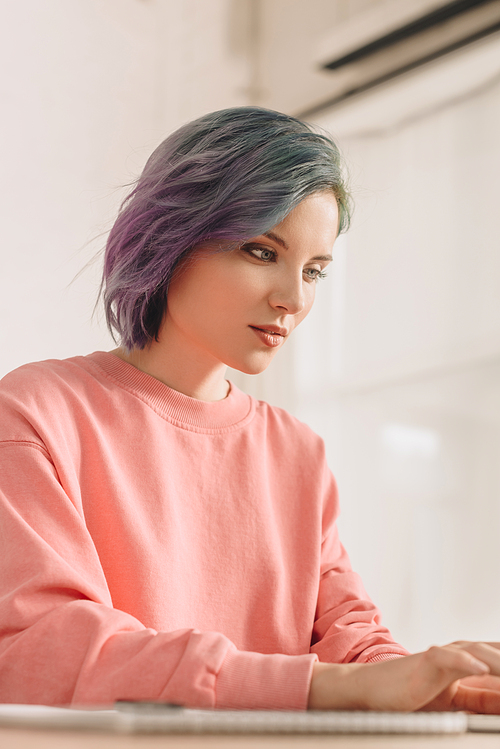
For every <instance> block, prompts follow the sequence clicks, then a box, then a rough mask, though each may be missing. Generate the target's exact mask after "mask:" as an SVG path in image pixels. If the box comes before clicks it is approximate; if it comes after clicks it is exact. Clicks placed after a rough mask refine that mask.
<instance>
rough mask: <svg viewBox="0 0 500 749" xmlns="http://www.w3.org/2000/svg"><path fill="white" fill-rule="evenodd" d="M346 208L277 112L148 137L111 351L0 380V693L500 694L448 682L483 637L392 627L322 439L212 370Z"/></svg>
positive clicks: (334, 172) (499, 664) (238, 355)
mask: <svg viewBox="0 0 500 749" xmlns="http://www.w3.org/2000/svg"><path fill="white" fill-rule="evenodd" d="M348 207H349V202H348V197H347V193H346V189H345V186H344V184H343V181H342V174H341V165H340V160H339V154H338V151H337V149H336V147H335V145H334V144H333V143H332V142H331V141H330V140H329V139H328V138H327V137H325V136H322V135H318V134H316V133H314V132H313V131H312V130H311V129H310V128H309V127H308V126H307V125H305V124H303V123H301V122H299V121H297V120H295V119H293V118H291V117H287V116H285V115H282V114H279V113H276V112H269V111H266V110H262V109H257V108H239V109H229V110H224V111H222V112H216V113H214V114H210V115H207V116H205V117H202V118H200V119H199V120H197V121H195V122H192V123H190V124H188V125H186V126H184V127H182V128H181V129H180V130H178V131H177V132H175V133H174V134H173V135H171V136H170V137H169V138H167V140H166V141H164V142H163V143H162V144H161V145H160V146H159V147H158V149H157V150H156V151H155V152H154V153H153V155H152V156H151V158H150V159H149V161H148V163H147V164H146V167H145V169H144V172H143V174H142V175H141V176H140V178H139V180H138V182H137V184H136V186H135V188H134V190H133V191H132V193H131V195H130V196H129V197H128V198H127V200H126V201H125V203H124V205H123V206H122V210H121V212H120V215H119V217H118V219H117V221H116V223H115V225H114V227H113V229H112V230H111V233H110V236H109V240H108V243H107V248H106V258H105V264H104V277H103V296H104V303H105V308H106V314H107V319H108V324H109V326H110V329H111V330H112V331H114V332H115V333H116V334H117V335H118V336H119V341H120V346H119V347H118V348H117V349H115V350H114V351H113V352H109V353H105V352H96V353H94V354H91V355H89V356H85V357H75V358H73V359H68V360H65V361H47V362H40V363H37V364H30V365H26V366H24V367H21V368H20V369H18V370H16V371H15V372H13V373H11V374H10V375H8V376H7V377H6V378H5V379H4V380H3V381H2V386H1V418H0V424H1V427H0V477H1V478H0V496H1V499H2V524H1V527H2V528H3V529H4V545H5V547H6V553H4V556H3V560H2V564H3V565H4V570H3V574H2V576H1V586H2V590H1V601H2V603H1V607H0V616H1V623H2V633H3V638H2V643H1V650H0V674H1V678H0V701H4V702H33V703H45V704H108V703H112V702H113V701H114V700H117V699H129V700H160V701H168V702H174V703H178V704H184V705H190V706H202V707H226V708H227V707H235V708H236V707H240V708H241V707H244V708H288V709H304V708H306V707H312V708H367V709H393V710H414V709H420V708H426V709H433V708H446V709H447V708H450V707H467V708H469V709H472V710H478V709H483V710H484V709H487V710H490V711H498V710H500V700H499V698H498V695H497V694H496V693H495V692H493V691H486V690H485V689H483V688H481V687H480V688H478V689H476V690H473V689H470V688H468V687H465V686H464V685H462V684H460V683H459V681H458V680H459V679H460V678H461V677H466V676H470V675H472V674H480V675H484V674H486V673H488V672H491V674H494V675H495V674H500V655H499V653H498V651H497V649H496V647H494V646H490V645H486V644H471V643H468V644H455V645H451V646H447V647H444V648H433V649H431V650H430V651H428V652H427V653H423V654H417V655H413V656H408V654H407V651H406V650H405V649H404V648H402V647H401V646H400V645H398V644H397V643H395V642H394V640H393V638H392V637H391V635H390V633H389V631H388V630H387V629H386V628H385V627H383V626H382V625H381V623H380V616H379V612H378V610H377V608H376V607H375V606H374V604H373V603H372V602H371V601H370V599H369V598H368V596H367V594H366V592H365V591H364V589H363V586H362V584H361V581H360V580H359V578H358V577H357V575H356V574H355V573H354V572H353V571H352V569H351V567H350V564H349V560H348V557H347V555H346V553H345V551H344V549H343V547H342V546H341V544H340V542H339V540H338V536H337V531H336V525H335V519H336V516H337V513H338V503H337V492H336V486H335V482H334V479H333V477H332V475H331V473H330V471H329V470H328V467H327V465H326V461H325V457H324V448H323V443H322V441H321V440H320V439H319V438H318V437H317V436H316V435H315V434H313V433H312V432H311V430H310V429H309V428H308V427H306V426H305V425H303V424H301V423H300V422H298V421H297V420H295V419H294V418H293V417H291V416H289V415H288V414H287V413H286V412H284V411H282V410H281V409H277V408H272V407H270V406H268V405H267V404H265V403H261V402H256V401H255V400H253V399H252V398H250V397H248V396H246V395H244V394H243V393H242V392H241V391H239V390H238V389H237V388H236V387H234V385H231V384H230V383H229V382H227V381H226V380H225V370H226V367H227V366H231V367H234V368H236V369H239V370H241V371H243V372H247V373H258V372H261V371H263V370H264V369H265V368H266V367H267V365H268V364H269V362H270V360H271V359H272V357H273V356H274V355H275V353H276V352H277V350H278V349H279V348H280V347H281V346H282V345H283V344H284V342H285V340H286V338H287V337H288V336H289V335H290V333H291V332H292V331H293V329H294V328H295V327H296V325H298V324H299V323H300V322H301V320H303V318H304V317H305V316H306V315H307V313H308V311H309V310H310V308H311V305H312V303H313V300H314V289H315V284H316V282H317V281H318V280H319V279H320V278H321V277H322V276H323V275H324V272H325V268H326V266H327V265H328V263H329V262H330V260H331V252H332V246H333V243H334V241H335V238H336V236H337V234H338V233H339V231H342V230H343V229H345V228H346V226H347V224H348ZM481 683H482V682H479V684H480V685H481ZM484 683H485V682H484Z"/></svg>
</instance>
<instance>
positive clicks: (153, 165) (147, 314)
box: [101, 107, 350, 351]
mask: <svg viewBox="0 0 500 749" xmlns="http://www.w3.org/2000/svg"><path fill="white" fill-rule="evenodd" d="M323 190H331V191H332V192H333V193H334V195H335V197H336V199H337V203H338V206H339V213H340V228H339V231H345V229H346V228H347V227H348V224H349V207H350V200H349V196H348V193H347V190H346V186H345V183H344V178H343V174H342V164H341V159H340V154H339V151H338V149H337V147H336V145H335V144H334V143H333V142H332V140H331V139H330V138H329V137H327V136H326V135H321V134H318V133H316V132H314V131H313V130H312V128H311V127H310V126H309V125H307V124H305V123H304V122H301V121H300V120H297V119H295V118H294V117H289V116H288V115H285V114H280V113H279V112H273V111H269V110H266V109H260V108H257V107H238V108H234V109H224V110H221V111H219V112H213V113H212V114H207V115H204V116H203V117H200V118H199V119H197V120H195V121H194V122H190V123H188V124H187V125H184V126H183V127H181V128H179V130H176V131H175V132H174V133H173V134H172V135H170V136H169V137H168V138H167V139H166V140H164V141H163V143H161V144H160V145H159V146H158V148H157V149H156V150H155V151H154V152H153V154H152V155H151V156H150V158H149V160H148V161H147V163H146V166H145V167H144V170H143V172H142V174H141V175H140V177H139V179H138V180H137V182H136V184H135V187H134V189H133V190H132V192H131V193H130V195H128V197H127V198H126V199H125V200H124V201H123V203H122V206H121V209H120V213H119V215H118V218H117V220H116V222H115V224H114V226H113V228H112V229H111V232H110V234H109V238H108V241H107V245H106V253H105V260H104V272H103V280H102V285H101V291H102V293H103V298H104V306H105V311H106V320H107V323H108V328H109V329H110V331H111V334H112V335H113V332H114V331H116V332H117V333H118V334H119V336H120V338H121V343H122V345H123V346H124V347H125V348H126V349H127V350H128V351H130V350H131V349H132V348H135V347H137V348H144V346H146V345H147V343H149V342H150V341H151V340H152V339H153V338H156V337H157V335H158V332H159V328H160V324H161V322H162V319H163V315H164V312H165V308H166V303H167V292H168V285H169V282H170V279H171V277H172V272H173V270H174V268H175V266H176V265H177V263H179V261H180V260H182V259H184V258H185V257H186V256H187V255H188V254H189V253H190V252H191V251H192V250H193V249H194V248H196V247H197V246H198V245H200V244H201V243H203V242H207V241H208V240H210V241H214V242H216V243H217V244H220V248H221V249H226V248H228V249H231V248H234V246H235V244H239V243H241V242H243V241H245V240H247V239H249V238H250V237H255V236H258V235H259V234H263V233H264V232H266V231H269V229H271V228H272V227H273V226H276V224H279V223H280V221H282V220H283V219H284V218H285V216H286V215H287V214H288V213H290V211H291V210H292V209H293V208H295V206H297V205H298V203H300V201H301V200H303V199H304V198H306V197H307V196H308V195H311V194H312V193H315V192H318V191H323Z"/></svg>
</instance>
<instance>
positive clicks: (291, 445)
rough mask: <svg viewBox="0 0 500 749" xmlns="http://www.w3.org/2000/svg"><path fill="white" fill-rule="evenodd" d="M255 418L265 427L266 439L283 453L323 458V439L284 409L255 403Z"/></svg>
mask: <svg viewBox="0 0 500 749" xmlns="http://www.w3.org/2000/svg"><path fill="white" fill-rule="evenodd" d="M255 418H256V420H257V421H260V422H261V423H262V424H263V425H265V429H266V433H267V437H268V439H269V440H270V441H272V442H273V443H275V444H276V445H277V446H280V447H281V449H282V451H283V452H284V451H285V450H286V452H293V453H295V454H297V453H302V454H304V453H305V454H311V453H313V454H314V455H315V456H316V457H318V456H319V455H321V456H324V452H325V445H324V442H323V439H322V438H321V437H320V436H319V435H318V434H316V432H314V431H313V430H312V429H311V427H310V426H308V425H307V424H305V423H304V422H303V421H300V420H299V419H298V418H297V417H295V416H292V414H290V413H289V412H288V411H286V410H285V409H284V408H279V407H278V406H271V405H270V404H269V403H266V402H265V401H256V408H255Z"/></svg>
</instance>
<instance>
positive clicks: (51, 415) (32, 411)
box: [0, 356, 96, 440]
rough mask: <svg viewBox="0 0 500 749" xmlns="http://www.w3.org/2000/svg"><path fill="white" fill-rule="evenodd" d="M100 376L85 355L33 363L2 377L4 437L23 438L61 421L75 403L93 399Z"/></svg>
mask: <svg viewBox="0 0 500 749" xmlns="http://www.w3.org/2000/svg"><path fill="white" fill-rule="evenodd" d="M95 388H96V377H95V375H94V374H93V372H92V363H91V362H90V361H89V360H88V358H87V357H85V356H77V357H73V358H71V359H48V360H45V361H39V362H31V363H29V364H24V365H23V366H21V367H18V368H17V369H15V370H13V371H12V372H9V374H7V375H5V377H3V378H2V379H1V380H0V440H9V439H14V440H15V439H22V438H25V435H29V434H33V433H35V434H38V435H41V434H42V432H43V431H44V425H47V424H59V426H61V425H62V422H64V421H65V419H66V417H67V416H68V414H70V412H72V411H74V407H75V403H80V404H82V403H83V402H86V401H89V400H91V399H92V392H93V391H95Z"/></svg>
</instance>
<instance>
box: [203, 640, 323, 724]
mask: <svg viewBox="0 0 500 749" xmlns="http://www.w3.org/2000/svg"><path fill="white" fill-rule="evenodd" d="M317 660H318V657H317V656H316V655H314V654H307V655H282V654H279V653H277V654H272V655H267V654H262V653H249V652H246V651H241V650H236V649H233V648H230V650H229V651H228V653H227V655H226V657H225V659H224V662H223V663H222V666H221V669H220V671H219V674H218V676H217V681H216V684H215V707H217V708H230V709H240V710H241V709H251V710H266V709H267V710H306V709H307V702H308V698H309V687H310V685H311V679H312V670H313V664H314V663H315V662H316V661H317Z"/></svg>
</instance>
